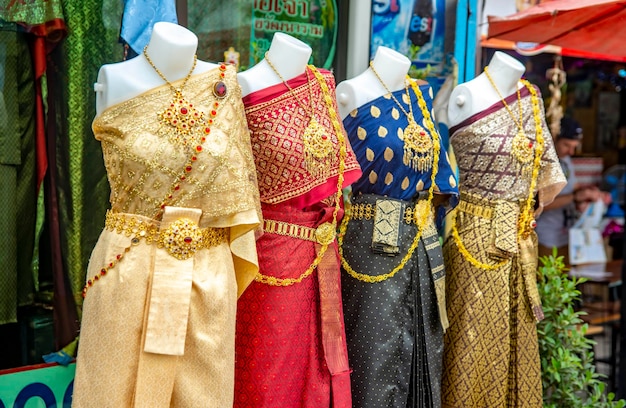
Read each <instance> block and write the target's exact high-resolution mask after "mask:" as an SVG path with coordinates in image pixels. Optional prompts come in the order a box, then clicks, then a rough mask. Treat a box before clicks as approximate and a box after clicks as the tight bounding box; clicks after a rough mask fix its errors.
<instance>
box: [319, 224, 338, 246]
mask: <svg viewBox="0 0 626 408" xmlns="http://www.w3.org/2000/svg"><path fill="white" fill-rule="evenodd" d="M315 240H316V241H317V243H318V244H321V245H330V243H331V242H333V241H334V240H335V227H334V226H333V224H332V223H330V222H325V223H323V224H322V225H320V226H319V227H317V228H316V229H315Z"/></svg>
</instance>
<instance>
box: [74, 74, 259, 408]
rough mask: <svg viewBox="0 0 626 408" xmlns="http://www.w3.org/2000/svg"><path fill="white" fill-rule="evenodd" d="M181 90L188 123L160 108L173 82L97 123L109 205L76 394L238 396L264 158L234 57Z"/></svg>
mask: <svg viewBox="0 0 626 408" xmlns="http://www.w3.org/2000/svg"><path fill="white" fill-rule="evenodd" d="M176 85H177V83H176V82H175V83H174V86H176ZM178 85H180V84H178ZM213 89H215V90H216V92H215V93H213V92H212V90H213ZM224 91H225V92H224ZM216 95H217V96H216ZM184 96H185V98H186V99H185V100H182V102H185V104H186V101H189V102H192V103H193V105H192V106H189V105H185V106H186V107H185V106H182V105H181V106H182V107H181V106H179V105H176V103H174V102H172V103H173V105H176V106H173V108H175V109H178V110H181V109H183V108H184V112H185V113H186V114H188V115H192V114H196V113H197V114H198V116H196V117H195V120H194V121H193V122H188V125H189V126H190V127H191V128H192V129H193V131H192V132H189V133H188V134H184V133H182V134H181V133H176V132H174V131H173V130H174V128H173V127H172V126H170V124H168V123H166V122H165V121H164V119H163V116H161V117H159V115H158V113H159V112H163V110H164V109H165V108H167V107H168V106H170V101H172V97H173V93H172V91H171V90H170V88H169V87H168V86H167V85H164V86H162V87H159V88H155V89H153V90H150V91H149V92H146V93H144V94H142V95H140V96H137V97H135V98H132V99H130V100H128V101H126V102H123V103H121V104H118V105H115V106H113V107H111V108H109V109H107V110H106V111H105V112H103V113H102V114H101V115H100V116H99V117H97V118H96V119H95V121H94V123H93V129H94V133H95V135H96V138H97V139H98V140H100V141H101V142H102V150H103V154H104V158H105V165H106V169H107V172H108V178H109V183H110V185H111V197H110V200H111V210H110V211H109V212H108V213H107V218H106V226H105V229H104V230H103V231H102V234H101V236H100V239H99V240H98V242H97V244H96V246H95V248H94V250H93V253H92V255H91V259H90V263H89V270H88V272H87V279H88V281H87V285H85V291H84V295H85V303H84V311H83V321H82V329H81V333H80V343H79V350H78V358H77V366H76V379H75V384H74V398H73V406H75V407H97V408H104V407H115V408H120V407H167V406H172V407H199V406H203V407H209V406H210V407H228V406H232V404H233V389H234V351H235V314H236V306H237V298H238V296H239V295H241V293H242V292H243V291H244V289H245V288H246V287H247V286H248V284H249V283H250V282H251V281H252V280H253V279H254V276H255V274H256V273H257V272H258V262H257V256H256V247H255V237H254V233H255V231H254V230H255V228H257V226H258V225H259V223H260V219H261V215H260V204H259V193H258V187H257V184H256V171H255V167H254V161H253V158H252V152H251V148H250V135H249V132H248V129H247V125H246V119H245V115H244V111H243V104H242V102H241V91H240V89H239V85H238V84H237V82H236V72H235V69H234V68H232V67H230V66H228V67H227V66H224V65H222V66H220V67H219V68H215V69H214V70H211V71H209V72H205V73H202V74H199V75H195V76H192V77H191V78H190V80H189V82H188V83H187V85H186V87H185V91H184Z"/></svg>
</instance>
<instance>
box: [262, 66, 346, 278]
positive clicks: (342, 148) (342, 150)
mask: <svg viewBox="0 0 626 408" xmlns="http://www.w3.org/2000/svg"><path fill="white" fill-rule="evenodd" d="M308 68H309V69H310V70H311V72H312V73H313V75H314V76H315V78H316V79H317V82H318V83H319V85H320V88H321V89H322V95H323V96H324V102H325V104H326V108H327V109H328V114H329V116H330V120H331V122H332V123H333V127H334V129H335V133H336V134H337V141H338V143H337V144H338V145H339V174H338V176H337V193H336V195H335V208H334V210H333V221H332V223H331V225H332V230H333V232H334V231H335V230H336V229H337V216H338V214H339V208H340V200H341V198H342V197H343V196H342V189H343V180H344V170H345V167H346V155H347V147H346V140H345V137H344V135H343V126H342V125H341V123H340V122H339V119H338V118H337V113H336V112H335V108H334V107H333V98H331V96H330V90H329V89H328V85H327V84H326V80H325V79H324V77H323V76H322V74H320V72H319V71H318V70H317V68H315V66H313V65H309V66H308ZM332 242H334V239H333V240H330V242H329V243H327V242H325V243H323V244H321V248H320V249H319V251H318V253H317V256H316V257H315V259H314V260H313V263H311V265H309V267H308V268H307V269H306V271H304V272H303V273H302V274H301V275H300V276H299V277H297V278H276V277H274V276H269V275H263V274H262V273H258V274H257V275H256V277H255V280H256V281H257V282H260V283H264V284H266V285H270V286H291V285H293V284H296V283H300V282H302V281H303V280H304V279H306V278H307V277H309V276H310V275H311V274H312V273H313V271H314V270H315V268H317V266H318V265H319V264H320V262H322V258H323V257H324V254H325V253H326V250H327V249H328V246H329V245H330V243H332Z"/></svg>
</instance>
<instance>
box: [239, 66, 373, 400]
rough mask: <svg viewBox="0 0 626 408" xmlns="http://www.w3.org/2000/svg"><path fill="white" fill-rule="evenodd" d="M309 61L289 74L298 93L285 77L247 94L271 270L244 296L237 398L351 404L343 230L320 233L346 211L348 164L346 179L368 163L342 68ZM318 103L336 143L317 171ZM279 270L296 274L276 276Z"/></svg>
mask: <svg viewBox="0 0 626 408" xmlns="http://www.w3.org/2000/svg"><path fill="white" fill-rule="evenodd" d="M307 71H308V72H307V73H305V74H302V75H300V76H298V77H296V78H293V79H291V80H289V81H288V84H289V86H290V87H291V88H292V89H293V91H294V93H295V95H296V96H297V100H296V99H295V98H294V96H293V94H292V93H290V92H289V91H288V89H287V88H286V87H285V85H284V84H278V85H275V86H271V87H269V88H266V89H263V90H260V91H257V92H254V93H252V94H250V95H248V96H246V97H245V98H244V106H245V111H246V117H247V120H248V126H249V128H250V132H251V138H252V139H251V140H252V150H253V154H254V160H255V164H256V168H257V176H258V181H259V190H260V196H261V205H262V211H263V218H264V234H263V235H262V236H261V237H260V238H259V239H258V241H257V252H258V255H259V263H260V270H259V272H260V274H261V275H264V276H265V278H264V279H263V281H261V280H260V279H258V278H257V281H255V282H253V283H252V284H251V285H250V286H249V287H248V289H247V290H246V292H244V294H243V295H242V297H241V298H240V299H239V303H238V310H237V331H236V347H235V357H236V361H235V404H234V405H235V407H246V408H250V407H287V406H289V407H315V408H318V407H329V406H331V405H332V406H333V407H350V406H351V395H350V381H349V367H348V362H347V351H346V344H345V331H344V324H343V311H342V305H341V287H340V284H341V280H340V272H339V260H338V254H337V245H336V240H332V242H331V243H330V244H329V245H327V251H326V252H325V253H324V255H323V256H321V257H320V256H318V253H319V252H320V250H321V249H322V247H323V244H321V243H320V242H318V241H316V239H315V237H314V236H315V233H316V229H317V231H319V230H320V228H318V227H320V226H322V228H323V226H326V227H328V225H329V224H328V223H330V225H332V223H333V218H340V216H341V215H342V214H341V212H339V213H338V214H336V215H333V213H334V212H336V211H335V204H336V202H335V199H336V198H340V197H337V196H338V187H339V186H338V184H339V180H340V175H341V173H343V182H342V183H341V187H343V186H347V185H349V184H351V183H352V182H353V181H355V180H357V179H358V178H359V176H360V175H361V171H360V167H359V164H358V162H357V161H356V158H355V156H354V154H353V152H352V149H351V148H350V145H349V144H348V141H347V137H346V136H345V131H344V130H343V127H342V126H341V124H340V123H339V122H338V120H339V119H338V118H337V115H336V113H335V112H336V102H335V96H334V95H335V82H334V78H333V76H332V74H331V73H330V72H328V71H325V70H322V71H318V72H317V73H316V72H313V71H312V70H311V69H310V68H309V69H308V70H307ZM316 75H319V76H318V77H316ZM307 82H309V83H307ZM309 86H311V88H309ZM311 92H312V93H311ZM310 94H312V95H313V100H314V104H313V108H311V103H310V99H311V98H310V96H309V95H310ZM311 109H313V111H314V114H315V118H316V120H317V121H318V122H319V124H321V125H322V126H323V128H324V129H325V131H326V135H327V137H329V138H330V140H331V141H332V146H333V150H332V151H331V152H330V154H329V155H328V157H327V158H326V159H324V160H326V163H325V164H326V166H325V168H324V170H323V171H321V172H313V173H315V174H313V173H312V172H310V171H309V170H307V160H306V157H305V156H306V149H307V148H306V147H305V144H304V142H303V134H304V131H305V129H306V127H307V125H308V124H309V121H310V120H311V113H312V111H311ZM343 140H345V143H346V150H345V155H344V156H345V158H344V159H343V162H344V163H345V168H344V171H343V172H341V169H340V167H341V166H340V163H341V162H342V160H341V159H340V156H341V154H340V148H339V146H340V145H341V144H342V143H344V142H343ZM333 232H334V231H333ZM316 261H318V262H319V264H318V265H317V267H315V268H311V267H312V265H313V264H314V262H316ZM309 270H312V273H310V274H307V273H306V272H307V271H309ZM273 278H278V279H288V280H287V281H282V282H283V283H289V284H287V285H280V284H276V283H275V282H274V285H272V284H270V283H272V280H273ZM289 279H292V280H291V281H290V280H289ZM331 400H332V401H331Z"/></svg>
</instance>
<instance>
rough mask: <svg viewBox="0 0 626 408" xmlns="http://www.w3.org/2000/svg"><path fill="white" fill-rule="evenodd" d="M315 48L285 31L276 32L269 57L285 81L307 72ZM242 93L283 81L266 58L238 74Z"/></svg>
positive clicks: (245, 93)
mask: <svg viewBox="0 0 626 408" xmlns="http://www.w3.org/2000/svg"><path fill="white" fill-rule="evenodd" d="M312 52H313V50H312V49H311V47H309V46H308V45H307V44H305V43H304V42H302V41H300V40H298V39H297V38H294V37H292V36H290V35H287V34H285V33H280V32H278V33H275V34H274V37H273V38H272V43H271V44H270V48H269V50H267V58H269V60H270V61H271V62H272V65H274V67H276V69H277V70H278V72H279V73H280V75H281V76H282V77H283V79H284V80H285V81H288V80H290V79H291V78H294V77H297V76H298V75H301V74H303V73H304V72H305V70H306V66H307V64H308V62H309V58H310V57H311V53H312ZM237 79H238V81H239V85H240V86H241V95H242V96H246V95H248V94H251V93H252V92H256V91H258V90H261V89H265V88H267V87H270V86H272V85H276V84H280V83H282V82H283V81H282V80H281V79H280V77H279V76H278V75H276V73H275V72H274V70H273V69H272V67H270V65H269V64H268V62H267V61H266V60H265V59H262V60H261V61H259V63H258V64H256V65H255V66H253V67H252V68H250V69H247V70H245V71H243V72H240V73H238V74H237Z"/></svg>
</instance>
